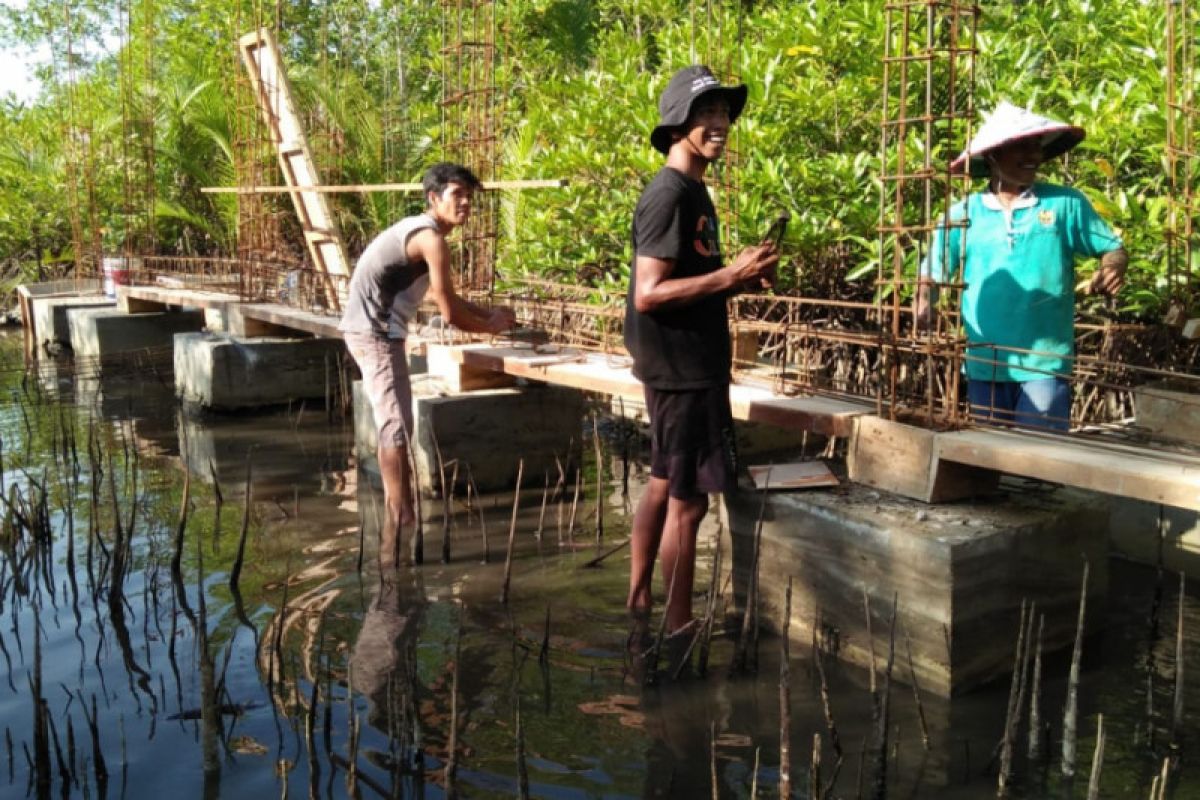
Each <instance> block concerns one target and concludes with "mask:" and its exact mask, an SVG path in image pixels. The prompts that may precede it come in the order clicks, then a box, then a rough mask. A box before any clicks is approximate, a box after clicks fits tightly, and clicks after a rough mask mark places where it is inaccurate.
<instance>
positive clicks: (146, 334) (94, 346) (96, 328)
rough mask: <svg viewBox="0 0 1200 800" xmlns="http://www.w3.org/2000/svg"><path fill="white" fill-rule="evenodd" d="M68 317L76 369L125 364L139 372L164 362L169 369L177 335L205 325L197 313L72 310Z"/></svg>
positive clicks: (194, 311) (190, 311) (101, 309)
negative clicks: (147, 364)
mask: <svg viewBox="0 0 1200 800" xmlns="http://www.w3.org/2000/svg"><path fill="white" fill-rule="evenodd" d="M67 317H68V320H69V325H70V328H71V349H72V350H74V351H75V359H76V364H77V366H90V365H103V366H108V365H110V364H122V365H127V366H129V368H131V369H136V368H140V366H141V365H142V364H143V363H150V362H153V363H155V364H158V363H159V362H164V363H165V364H166V365H167V368H168V369H169V365H170V364H171V349H172V347H173V345H174V337H175V334H176V333H181V332H184V331H198V330H200V328H201V327H202V326H203V325H204V316H203V314H201V312H200V311H198V310H186V311H163V312H157V313H149V314H124V313H122V312H120V311H118V310H117V309H115V308H81V309H71V310H69V311H68V312H67Z"/></svg>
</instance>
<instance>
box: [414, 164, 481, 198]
mask: <svg viewBox="0 0 1200 800" xmlns="http://www.w3.org/2000/svg"><path fill="white" fill-rule="evenodd" d="M449 183H461V184H462V185H463V186H466V187H467V188H468V189H471V190H472V191H474V190H476V189H482V188H483V183H482V182H481V181H480V180H479V178H477V177H475V173H474V172H471V170H469V169H467V168H466V167H464V166H463V165H462V164H454V163H452V162H450V161H442V162H441V163H438V164H434V165H433V166H432V167H430V168H429V169H427V170H425V176H424V177H423V178H421V186H422V187H423V188H424V189H425V194H426V195H428V194H429V193H430V192H433V193H434V194H438V195H440V194H441V193H442V192H444V191H445V190H446V184H449Z"/></svg>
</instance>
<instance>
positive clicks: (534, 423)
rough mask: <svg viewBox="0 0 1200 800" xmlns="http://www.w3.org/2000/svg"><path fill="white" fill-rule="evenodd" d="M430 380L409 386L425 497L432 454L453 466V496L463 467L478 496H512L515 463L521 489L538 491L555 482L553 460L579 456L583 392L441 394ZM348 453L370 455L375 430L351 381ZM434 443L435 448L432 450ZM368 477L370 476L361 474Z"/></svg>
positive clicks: (432, 479) (432, 486)
mask: <svg viewBox="0 0 1200 800" xmlns="http://www.w3.org/2000/svg"><path fill="white" fill-rule="evenodd" d="M442 386H444V384H442V383H440V382H439V381H437V380H436V379H433V378H426V377H420V376H419V377H415V378H414V379H413V416H414V426H413V427H414V429H415V430H414V431H413V439H414V442H415V452H416V461H417V474H418V482H419V484H420V487H421V491H422V493H423V494H424V495H425V496H427V497H434V496H439V495H440V493H441V487H440V481H439V479H438V472H437V451H438V449H440V450H441V454H442V460H443V461H444V462H449V461H452V460H457V461H458V464H459V471H458V491H457V492H456V493H459V494H461V493H463V492H465V490H466V484H467V468H468V467H470V472H471V476H472V477H473V478H474V479H475V485H476V487H477V488H478V489H479V491H480V492H497V491H504V490H506V489H511V488H512V487H513V486H514V485H515V483H516V478H517V463H518V460H519V459H524V463H525V477H524V486H525V488H529V487H531V486H534V485H536V486H539V487H540V486H542V485H543V483H544V475H545V473H547V472H548V473H549V474H550V476H551V481H552V482H553V481H554V479H555V478H556V477H557V475H558V466H557V463H556V461H555V458H556V457H557V458H558V459H559V460H561V462H562V464H563V467H564V468H566V466H567V463H568V461H570V460H571V458H572V457H573V456H577V454H578V453H579V447H580V442H581V441H583V439H584V437H585V435H586V436H588V437H590V436H591V433H590V429H589V430H588V431H587V432H585V431H584V426H583V393H582V392H580V391H577V390H575V389H568V388H565V387H560V386H521V387H515V388H508V389H487V390H480V391H473V392H461V393H453V392H452V393H445V392H444V391H439V387H442ZM354 431H355V449H356V452H357V453H358V454H359V457H360V458H362V459H364V460H372V459H373V458H374V454H375V446H376V442H375V423H374V418H373V416H372V414H371V407H370V403H369V402H368V401H367V398H366V395H365V393H363V391H362V388H361V382H355V388H354ZM435 443H436V444H435ZM368 471H369V470H368Z"/></svg>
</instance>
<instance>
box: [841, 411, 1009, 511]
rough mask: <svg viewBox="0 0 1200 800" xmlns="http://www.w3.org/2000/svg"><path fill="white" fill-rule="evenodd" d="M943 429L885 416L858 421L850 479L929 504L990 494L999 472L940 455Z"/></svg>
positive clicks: (851, 448) (849, 460) (849, 457)
mask: <svg viewBox="0 0 1200 800" xmlns="http://www.w3.org/2000/svg"><path fill="white" fill-rule="evenodd" d="M937 436H938V434H937V432H936V431H931V430H927V429H925V428H917V427H914V426H912V425H905V424H903V423H900V422H892V421H890V420H886V419H882V418H880V417H870V416H862V417H858V418H856V419H855V424H854V433H853V435H851V437H850V446H849V452H848V455H847V459H846V466H847V469H848V472H849V476H850V480H852V481H854V482H856V483H862V484H865V485H867V486H873V487H875V488H877V489H882V490H884V491H885V492H892V493H893V494H898V495H902V496H904V497H908V498H912V499H915V500H923V501H925V502H926V503H945V502H950V501H952V500H961V499H963V498H968V497H978V496H980V495H983V494H987V493H988V492H990V491H991V490H993V489H994V488H995V487H996V483H997V480H998V477H999V476H998V475H997V473H995V472H993V471H991V470H985V469H979V468H977V467H971V466H966V465H963V464H954V463H950V462H945V461H942V460H941V459H940V458H938V452H937Z"/></svg>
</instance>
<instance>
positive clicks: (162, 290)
mask: <svg viewBox="0 0 1200 800" xmlns="http://www.w3.org/2000/svg"><path fill="white" fill-rule="evenodd" d="M238 301H239V298H238V296H237V295H236V294H230V293H228V292H214V291H208V290H205V289H171V288H168V287H166V286H149V285H135V286H118V287H117V306H118V307H119V308H121V310H122V311H125V312H126V313H138V312H140V311H161V310H163V308H165V307H167V306H180V307H182V306H187V307H189V308H212V309H217V310H223V309H225V308H226V307H227V306H229V305H230V304H232V303H237V302H238Z"/></svg>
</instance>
